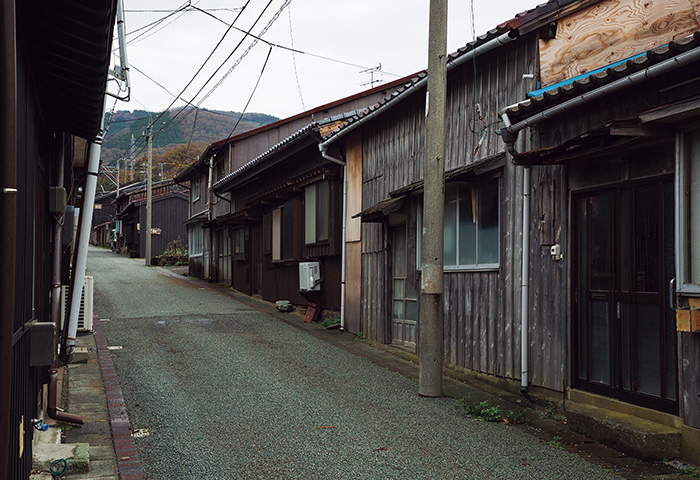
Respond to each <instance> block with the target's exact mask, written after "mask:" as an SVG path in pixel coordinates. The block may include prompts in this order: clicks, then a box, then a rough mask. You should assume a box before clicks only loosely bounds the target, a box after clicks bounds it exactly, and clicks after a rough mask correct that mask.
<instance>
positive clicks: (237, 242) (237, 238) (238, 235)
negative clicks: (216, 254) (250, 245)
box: [233, 227, 246, 254]
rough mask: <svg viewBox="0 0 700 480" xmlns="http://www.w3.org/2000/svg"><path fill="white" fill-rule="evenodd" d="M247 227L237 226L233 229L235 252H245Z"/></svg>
mask: <svg viewBox="0 0 700 480" xmlns="http://www.w3.org/2000/svg"><path fill="white" fill-rule="evenodd" d="M245 237H246V227H241V228H237V229H236V230H234V231H233V253H234V254H241V253H245V240H246V238H245Z"/></svg>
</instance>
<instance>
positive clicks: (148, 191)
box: [146, 124, 153, 266]
mask: <svg viewBox="0 0 700 480" xmlns="http://www.w3.org/2000/svg"><path fill="white" fill-rule="evenodd" d="M146 139H147V140H148V172H147V173H146V266H150V265H151V216H152V215H151V213H152V206H153V198H152V196H151V195H152V192H151V186H152V185H151V184H152V183H153V181H152V179H151V176H152V170H153V131H152V129H151V125H150V124H149V125H148V130H147V133H146Z"/></svg>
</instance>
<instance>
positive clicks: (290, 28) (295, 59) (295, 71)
mask: <svg viewBox="0 0 700 480" xmlns="http://www.w3.org/2000/svg"><path fill="white" fill-rule="evenodd" d="M287 14H288V15H289V41H290V44H291V46H292V49H293V48H294V34H293V33H292V7H291V5H290V6H288V7H287ZM292 63H293V64H294V77H295V78H296V79H297V90H299V100H301V109H302V111H304V112H305V111H306V105H304V96H303V95H302V94H301V84H300V83H299V72H298V71H297V57H296V54H295V53H294V51H292Z"/></svg>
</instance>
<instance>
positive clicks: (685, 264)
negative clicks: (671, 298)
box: [676, 130, 700, 293]
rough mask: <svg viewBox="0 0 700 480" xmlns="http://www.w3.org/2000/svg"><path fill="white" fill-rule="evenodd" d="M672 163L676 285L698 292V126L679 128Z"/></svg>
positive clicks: (699, 197)
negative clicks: (674, 183)
mask: <svg viewBox="0 0 700 480" xmlns="http://www.w3.org/2000/svg"><path fill="white" fill-rule="evenodd" d="M678 150H679V155H678V159H677V167H676V192H678V193H677V195H678V196H679V198H677V201H676V206H677V212H676V242H677V243H676V252H677V258H676V262H677V263H676V285H677V289H678V290H679V291H682V292H686V293H689V292H693V293H700V220H698V219H700V130H692V131H687V132H682V133H681V134H680V141H679V149H678Z"/></svg>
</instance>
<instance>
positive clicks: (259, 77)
mask: <svg viewBox="0 0 700 480" xmlns="http://www.w3.org/2000/svg"><path fill="white" fill-rule="evenodd" d="M271 53H272V47H270V49H269V50H268V51H267V57H266V58H265V63H264V64H263V66H262V69H261V70H260V75H258V80H257V82H255V87H253V91H252V92H251V94H250V97H248V101H247V102H246V104H245V107H243V111H242V112H241V114H240V116H239V117H238V120H237V121H236V124H235V125H234V126H233V128H232V129H231V132H230V133H229V134H228V136H227V137H226V139H225V140H224V141H223V142H221V145H219V147H218V148H217V149H216V151H215V152H214V153H213V154H212V158H213V157H215V156H216V155H217V154H218V153H219V152H220V151H221V149H222V148H223V147H224V145H226V143H227V142H228V140H229V139H230V138H231V137H232V136H233V132H235V131H236V128H237V127H238V124H239V123H240V121H241V119H242V118H243V115H244V114H245V112H246V110H247V109H248V105H250V101H251V100H253V95H255V91H256V90H257V89H258V85H260V80H261V79H262V76H263V73H265V67H267V62H268V60H270V54H271Z"/></svg>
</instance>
